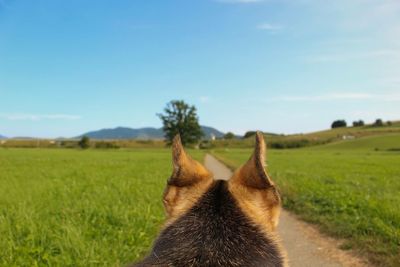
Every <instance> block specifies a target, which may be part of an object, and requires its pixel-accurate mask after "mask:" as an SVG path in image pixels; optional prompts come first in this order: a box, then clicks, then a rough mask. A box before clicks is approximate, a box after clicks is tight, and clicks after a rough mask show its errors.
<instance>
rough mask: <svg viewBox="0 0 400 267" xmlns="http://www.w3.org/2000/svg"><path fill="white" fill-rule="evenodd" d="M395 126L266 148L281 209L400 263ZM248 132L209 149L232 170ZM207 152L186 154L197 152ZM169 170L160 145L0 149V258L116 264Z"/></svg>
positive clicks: (142, 239) (157, 205)
mask: <svg viewBox="0 0 400 267" xmlns="http://www.w3.org/2000/svg"><path fill="white" fill-rule="evenodd" d="M396 127H397V126H396V125H395V128H396ZM395 128H392V130H390V131H389V130H388V129H386V130H385V131H384V130H383V128H380V129H379V131H381V132H376V130H374V129H369V128H366V129H365V131H367V132H368V133H364V134H360V135H359V136H358V135H356V134H354V136H356V139H353V140H341V139H340V138H337V140H339V141H333V142H329V143H327V144H325V145H315V146H309V147H304V148H300V149H268V152H267V154H268V156H267V162H268V170H269V173H270V174H271V176H272V178H273V179H274V180H275V181H276V182H277V184H278V185H279V188H280V190H281V192H282V195H283V198H284V205H285V207H286V208H288V209H290V210H292V211H294V212H295V213H297V214H298V215H299V216H300V217H301V218H303V219H304V220H306V221H309V222H312V223H316V224H318V225H319V226H320V227H321V230H322V231H324V232H326V233H328V234H330V235H333V236H337V237H340V238H343V239H345V240H346V241H345V242H344V243H343V245H342V248H343V249H354V250H355V251H357V252H358V253H360V255H361V256H363V257H367V258H368V259H369V260H370V261H371V262H372V263H373V264H374V265H377V266H400V211H399V208H398V205H399V203H400V193H399V192H400V133H399V132H398V131H397V128H396V129H395ZM337 131H339V130H333V131H332V132H328V131H327V132H320V133H318V134H314V135H312V136H311V135H307V138H309V139H310V140H311V139H315V138H316V137H315V136H319V137H318V138H321V137H320V136H322V135H328V136H334V135H338V133H337ZM340 131H342V132H341V133H340V134H341V135H343V134H346V133H344V132H343V131H345V130H344V129H342V130H340ZM350 131H353V133H355V131H358V130H357V129H350ZM369 131H375V134H374V135H373V134H371V133H370V132H369ZM266 138H267V141H268V139H269V138H274V137H273V136H266ZM276 138H278V137H276ZM250 139H251V140H252V138H250ZM250 139H246V140H242V141H241V140H235V141H227V143H226V144H227V145H228V147H225V148H224V147H220V148H215V149H213V150H211V153H213V154H214V155H215V156H217V157H218V158H220V159H221V160H223V161H224V162H225V163H226V164H227V165H228V166H230V167H232V168H236V167H237V166H239V165H240V164H242V163H244V162H245V161H246V160H247V159H248V157H249V155H250V154H251V149H250V148H248V147H249V145H251V142H252V141H251V140H250ZM229 142H236V143H237V144H236V143H235V144H234V145H232V146H229ZM135 145H137V144H136V143H135ZM140 145H141V144H140ZM145 145H146V146H147V145H149V144H147V143H146V144H145ZM157 146H158V145H157ZM224 146H225V145H224ZM238 146H239V147H240V146H243V147H246V146H247V148H237V147H238ZM232 147H235V148H232ZM205 152H206V151H205V150H191V151H190V154H191V155H192V156H194V157H195V158H197V159H198V160H201V159H202V158H203V156H204V154H205ZM171 171H172V166H171V152H170V150H169V149H165V148H136V149H88V150H78V149H60V148H35V149H32V148H4V147H3V148H0V236H1V238H0V266H124V265H125V264H126V263H129V262H134V261H136V260H138V259H139V258H141V257H143V256H144V255H145V253H146V252H147V251H148V249H149V247H150V246H151V243H152V241H153V239H154V237H155V236H156V234H157V232H158V230H159V229H160V225H161V224H162V221H163V219H164V211H163V207H162V203H161V195H162V192H163V189H164V186H165V183H166V180H167V178H168V177H169V176H170V174H171Z"/></svg>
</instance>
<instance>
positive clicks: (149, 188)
mask: <svg viewBox="0 0 400 267" xmlns="http://www.w3.org/2000/svg"><path fill="white" fill-rule="evenodd" d="M191 154H192V155H193V153H191ZM194 156H195V157H197V158H200V159H201V158H202V152H200V151H198V152H195V155H194ZM171 170H172V167H171V153H170V150H167V149H146V150H104V151H101V150H87V151H79V150H68V149H64V150H62V149H0V236H1V238H0V266H121V265H124V264H126V263H129V262H132V261H135V260H137V259H138V258H140V257H142V256H143V255H144V253H145V252H146V251H147V250H148V248H149V247H150V246H151V243H152V241H153V239H154V237H155V235H156V234H157V231H158V230H159V228H160V225H161V223H162V221H163V218H164V212H163V208H162V202H161V194H162V192H163V189H164V186H165V184H166V180H167V178H168V177H169V176H170V174H171Z"/></svg>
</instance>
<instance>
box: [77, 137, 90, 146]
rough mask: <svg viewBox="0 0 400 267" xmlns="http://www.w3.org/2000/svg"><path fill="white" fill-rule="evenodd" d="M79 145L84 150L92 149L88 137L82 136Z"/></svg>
mask: <svg viewBox="0 0 400 267" xmlns="http://www.w3.org/2000/svg"><path fill="white" fill-rule="evenodd" d="M78 145H79V147H80V148H82V149H87V148H89V147H90V139H89V137H87V136H86V135H85V136H82V138H81V140H79V142H78Z"/></svg>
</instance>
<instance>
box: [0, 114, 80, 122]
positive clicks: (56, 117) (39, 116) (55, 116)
mask: <svg viewBox="0 0 400 267" xmlns="http://www.w3.org/2000/svg"><path fill="white" fill-rule="evenodd" d="M0 118H3V119H6V120H10V121H18V120H28V121H41V120H79V119H81V116H77V115H68V114H27V113H12V114H0Z"/></svg>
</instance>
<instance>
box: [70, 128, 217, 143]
mask: <svg viewBox="0 0 400 267" xmlns="http://www.w3.org/2000/svg"><path fill="white" fill-rule="evenodd" d="M201 128H202V130H203V132H204V135H205V138H206V139H210V138H211V136H212V135H214V136H215V137H216V138H220V137H223V136H224V133H223V132H221V131H219V130H217V129H215V128H213V127H208V126H201ZM84 135H85V136H88V137H90V138H93V139H144V140H146V139H164V132H163V130H162V128H154V127H145V128H138V129H134V128H129V127H116V128H112V129H101V130H97V131H91V132H87V133H84V134H82V135H80V136H78V137H82V136H84Z"/></svg>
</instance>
